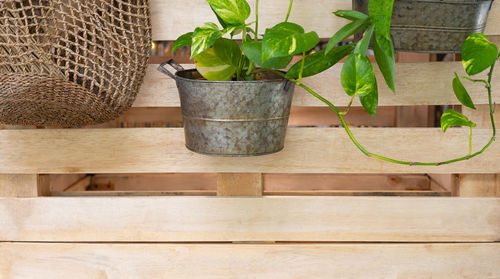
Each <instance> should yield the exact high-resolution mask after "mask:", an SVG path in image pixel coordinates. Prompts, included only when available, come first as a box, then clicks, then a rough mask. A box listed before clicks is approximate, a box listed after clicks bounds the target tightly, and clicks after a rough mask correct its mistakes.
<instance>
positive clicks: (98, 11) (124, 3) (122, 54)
mask: <svg viewBox="0 0 500 279" xmlns="http://www.w3.org/2000/svg"><path fill="white" fill-rule="evenodd" d="M150 50H151V21H150V15H149V7H148V0H0V122H2V123H4V124H13V125H38V126H62V127H70V126H83V125H89V124H95V123H102V122H105V121H109V120H112V119H114V118H116V117H118V116H119V115H120V114H121V113H123V112H125V111H126V110H127V109H128V108H130V106H131V105H132V103H133V101H134V100H135V97H136V95H137V91H138V89H139V86H140V84H141V83H142V80H143V78H144V74H145V70H146V65H147V62H148V58H149V52H150Z"/></svg>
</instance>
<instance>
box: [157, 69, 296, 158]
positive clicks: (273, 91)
mask: <svg viewBox="0 0 500 279" xmlns="http://www.w3.org/2000/svg"><path fill="white" fill-rule="evenodd" d="M160 67H161V66H160ZM178 70H179V71H178V72H176V73H175V76H174V75H173V74H171V73H170V75H172V76H173V77H174V78H175V80H176V82H177V88H178V90H179V96H180V99H181V108H182V115H183V119H184V134H185V137H186V147H187V148H188V149H189V150H192V151H194V152H197V153H201V154H207V155H217V156H256V155H265V154H270V153H275V152H278V151H280V150H282V149H283V147H284V144H285V134H286V128H287V126H288V117H289V115H290V107H291V103H292V97H293V91H294V84H293V83H291V82H289V81H286V80H284V79H282V78H281V77H279V76H277V75H275V74H270V73H266V74H263V76H261V78H262V80H256V81H207V80H202V79H201V76H200V74H199V73H198V72H197V71H196V70H181V69H178ZM162 71H163V72H165V71H164V70H162Z"/></svg>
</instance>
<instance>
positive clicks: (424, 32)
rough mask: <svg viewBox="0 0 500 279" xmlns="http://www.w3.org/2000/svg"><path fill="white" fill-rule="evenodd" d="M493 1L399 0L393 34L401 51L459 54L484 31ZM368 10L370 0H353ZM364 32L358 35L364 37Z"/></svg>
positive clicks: (392, 29) (393, 23) (354, 3)
mask: <svg viewBox="0 0 500 279" xmlns="http://www.w3.org/2000/svg"><path fill="white" fill-rule="evenodd" d="M492 3H493V0H451V1H450V0H395V1H394V9H393V13H392V23H391V36H392V39H393V41H394V48H395V49H396V50H398V51H411V52H429V53H459V52H460V50H461V48H462V43H463V42H464V41H465V39H466V38H467V36H469V35H470V34H472V33H482V32H483V31H484V28H485V27H486V19H487V18H488V12H489V10H490V8H491V4H492ZM352 4H353V9H356V10H358V11H361V12H364V13H368V0H353V1H352ZM361 35H362V34H357V35H356V39H360V38H361Z"/></svg>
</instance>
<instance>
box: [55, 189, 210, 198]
mask: <svg viewBox="0 0 500 279" xmlns="http://www.w3.org/2000/svg"><path fill="white" fill-rule="evenodd" d="M216 195H217V192H216V191H210V190H182V191H66V192H52V196H54V197H156V196H216Z"/></svg>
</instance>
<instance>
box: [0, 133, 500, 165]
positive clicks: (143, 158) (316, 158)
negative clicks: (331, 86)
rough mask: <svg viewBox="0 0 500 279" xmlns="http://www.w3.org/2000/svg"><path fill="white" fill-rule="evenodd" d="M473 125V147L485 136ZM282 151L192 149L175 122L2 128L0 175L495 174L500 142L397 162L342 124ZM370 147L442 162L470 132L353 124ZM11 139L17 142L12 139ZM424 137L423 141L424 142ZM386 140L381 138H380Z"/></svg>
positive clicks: (294, 138)
mask: <svg viewBox="0 0 500 279" xmlns="http://www.w3.org/2000/svg"><path fill="white" fill-rule="evenodd" d="M490 133H491V132H490V131H489V130H483V129H476V131H475V132H474V140H473V148H474V150H478V149H479V148H480V147H482V146H483V145H484V144H485V143H486V142H487V141H488V140H489V139H490V136H491V135H490ZM287 134H288V136H287V140H286V143H285V149H284V150H283V151H281V152H278V153H275V154H271V155H267V156H257V157H243V158H239V157H215V156H206V155H201V154H195V153H193V152H191V151H189V150H187V149H186V148H185V146H184V136H183V130H182V129H180V128H171V129H170V128H143V129H142V128H137V129H62V130H52V129H46V130H15V131H10V130H2V131H0V173H6V174H9V173H11V174H16V173H17V174H22V173H59V174H63V173H163V172H253V173H260V172H274V173H366V174H368V173H393V174H395V173H406V174H410V173H432V172H436V173H498V172H500V161H499V160H498V157H499V154H500V145H498V144H493V145H492V146H491V147H490V148H489V149H488V151H487V152H485V153H484V154H482V155H481V156H478V157H476V158H474V159H472V160H469V161H463V162H459V163H456V164H451V165H442V166H439V167H435V166H408V165H396V164H393V163H389V162H385V161H381V160H378V159H374V158H368V157H366V156H365V155H364V154H362V153H361V152H360V151H359V150H358V149H357V148H356V147H355V146H354V145H353V144H352V143H351V142H350V140H349V139H348V137H347V136H346V134H345V131H344V130H343V129H342V128H331V129H321V128H295V129H293V128H292V129H288V132H287ZM353 134H354V135H356V136H357V137H358V139H359V141H360V142H362V143H363V144H364V145H365V147H366V148H367V149H368V150H371V151H373V152H377V153H380V154H384V155H386V156H392V157H395V158H398V159H401V158H404V159H408V160H412V161H428V160H432V161H441V160H445V159H451V158H453V157H455V156H463V155H466V154H467V152H468V140H467V139H468V130H467V129H461V128H457V129H450V130H448V131H447V132H446V133H442V132H441V130H440V129H439V128H426V129H421V128H362V129H353ZM14 139H15V140H14ZM423 140H425V141H424V142H423ZM381 143H383V144H381Z"/></svg>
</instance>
